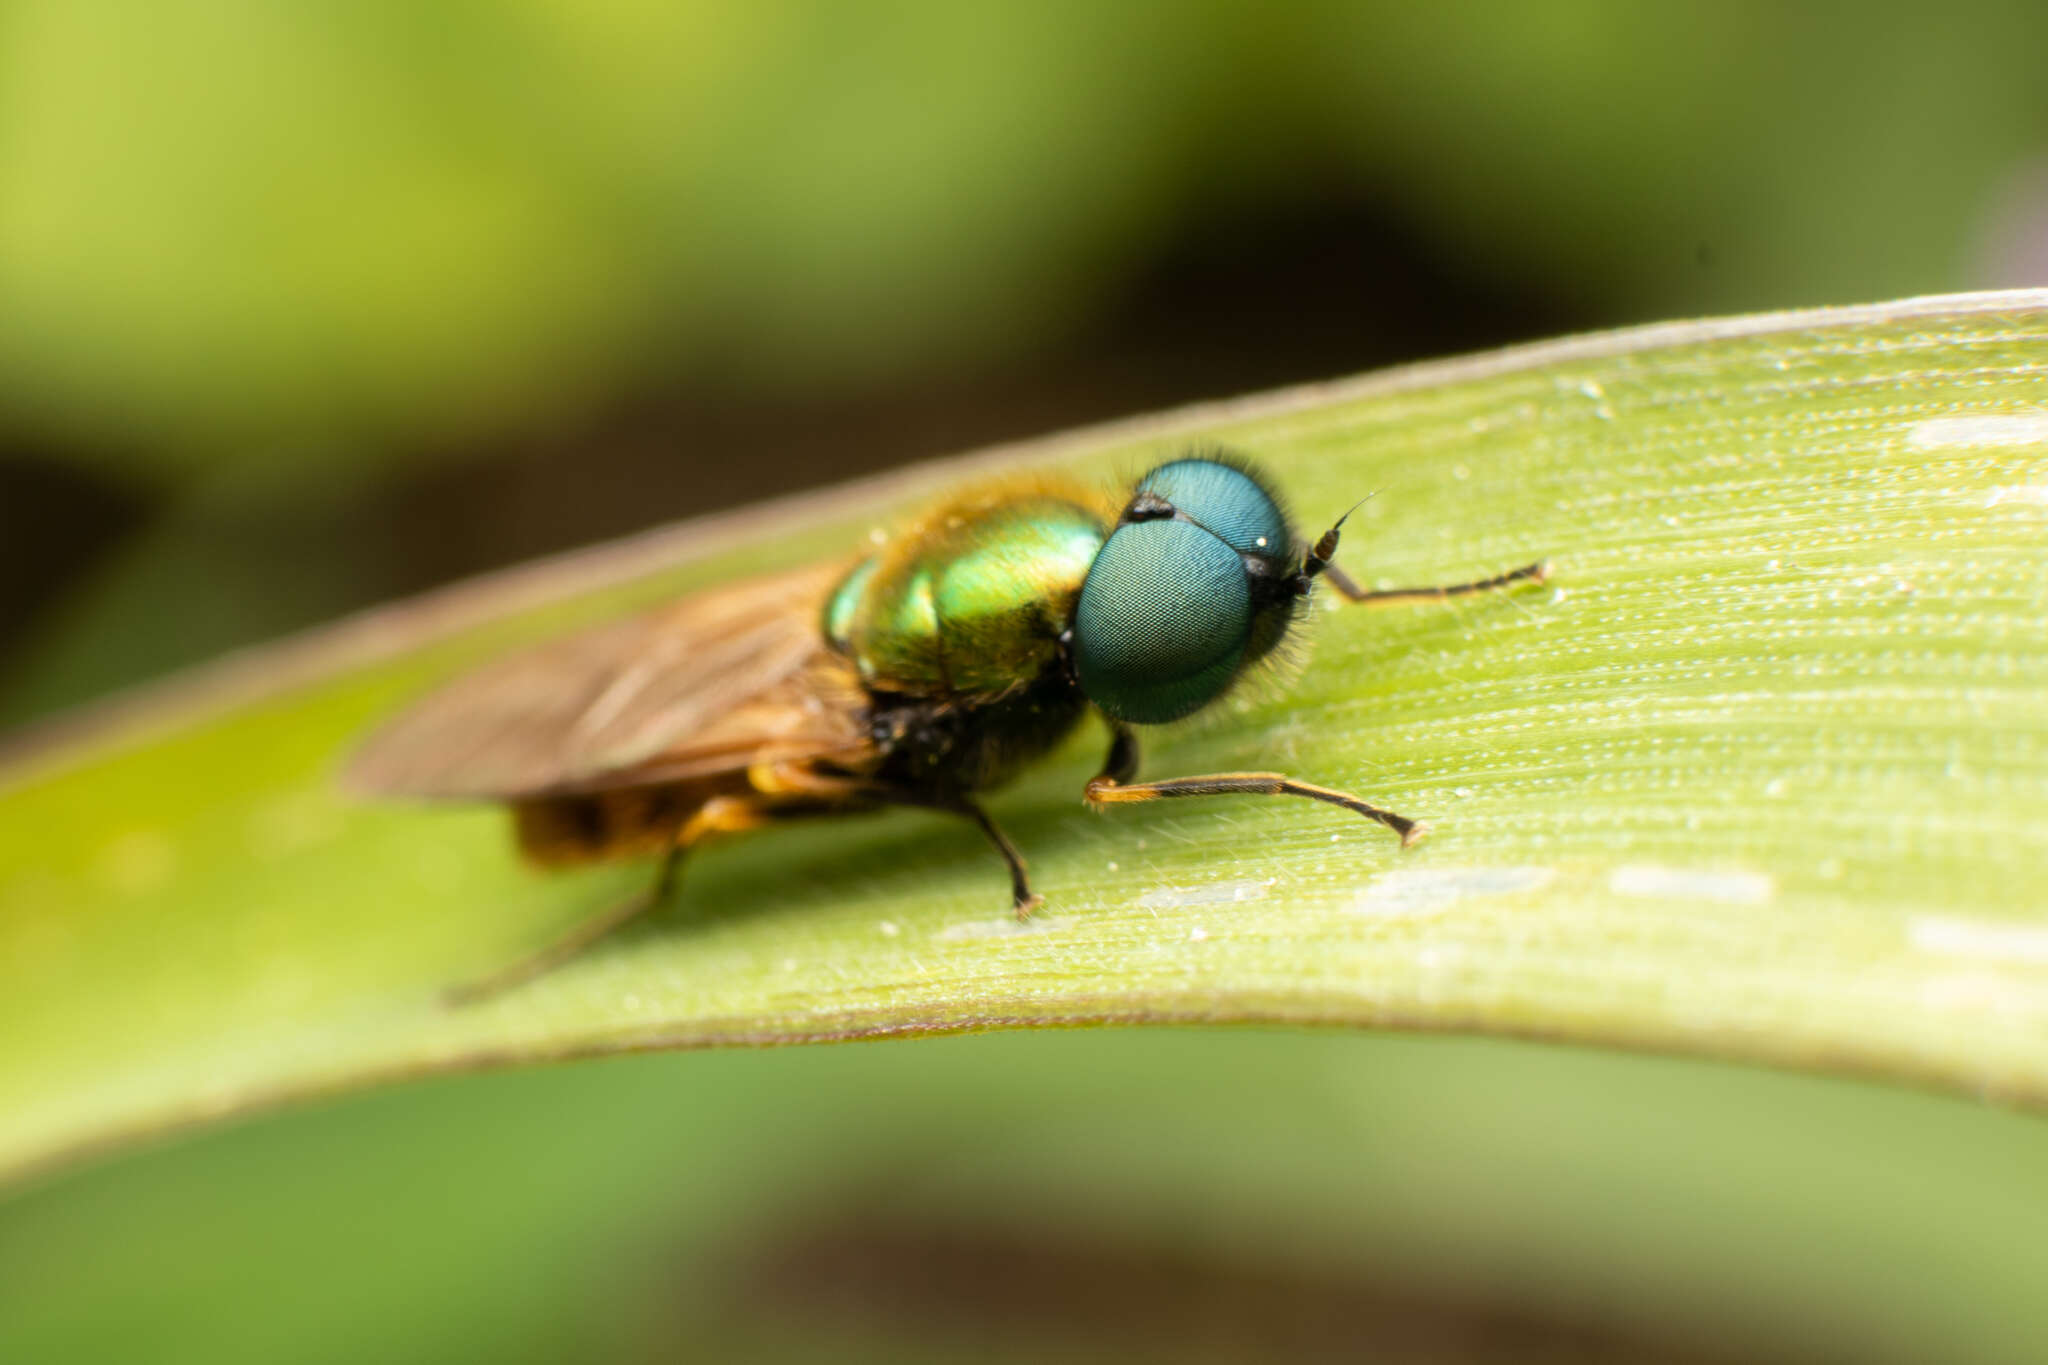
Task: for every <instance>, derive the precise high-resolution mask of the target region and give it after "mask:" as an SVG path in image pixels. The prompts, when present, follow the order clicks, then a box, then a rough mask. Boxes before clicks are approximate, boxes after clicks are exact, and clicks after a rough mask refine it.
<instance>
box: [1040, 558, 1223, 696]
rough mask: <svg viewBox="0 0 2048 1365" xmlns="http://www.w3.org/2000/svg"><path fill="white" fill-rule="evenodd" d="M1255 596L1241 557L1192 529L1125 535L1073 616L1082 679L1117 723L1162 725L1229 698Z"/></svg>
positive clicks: (1092, 577)
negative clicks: (1225, 692)
mask: <svg viewBox="0 0 2048 1365" xmlns="http://www.w3.org/2000/svg"><path fill="white" fill-rule="evenodd" d="M1251 623H1252V602H1251V586H1250V584H1249V582H1248V581H1247V580H1246V577H1245V570H1244V561H1243V560H1242V559H1240V558H1239V557H1238V553H1237V551H1236V550H1234V549H1232V548H1231V547H1230V546H1229V545H1227V544H1225V543H1224V542H1223V541H1221V540H1218V539H1217V538H1216V537H1215V536H1213V535H1211V534H1210V533H1209V532H1207V531H1205V530H1203V529H1202V528H1201V527H1200V526H1195V525H1191V524H1189V523H1187V522H1184V521H1134V522H1128V523H1126V524H1125V525H1123V526H1120V527H1118V528H1117V529H1116V532H1115V534H1113V535H1111V536H1110V538H1109V540H1108V541H1107V542H1105V543H1104V545H1103V547H1102V549H1101V551H1100V552H1099V553H1098V554H1097V555H1096V556H1095V562H1094V563H1093V564H1092V565H1090V566H1089V569H1088V578H1087V580H1086V581H1085V582H1084V583H1083V584H1082V585H1081V600H1080V603H1079V605H1078V606H1077V607H1076V608H1075V611H1074V669H1075V672H1076V673H1077V674H1078V675H1079V677H1080V682H1081V690H1082V691H1083V692H1085V693H1087V694H1088V699H1089V700H1090V701H1092V702H1094V703H1095V704H1096V705H1097V706H1099V707H1101V708H1102V709H1103V710H1104V711H1105V712H1107V713H1108V714H1109V715H1111V716H1113V717H1115V718H1116V719H1117V720H1121V721H1127V722H1129V723H1131V724H1133V725H1163V724H1165V723H1166V722H1167V721H1172V720H1179V719H1180V718H1181V717H1183V716H1186V715H1189V714H1192V713H1193V712H1195V711H1198V710H1200V709H1201V708H1202V707H1203V706H1205V705H1207V704H1208V703H1209V702H1211V701H1214V700H1215V699H1216V698H1217V697H1218V696H1220V695H1222V693H1223V690H1224V689H1225V688H1226V687H1228V686H1229V685H1230V680H1231V678H1233V677H1234V676H1236V674H1237V671H1238V669H1239V668H1240V667H1241V666H1242V665H1243V662H1244V651H1245V644H1246V642H1247V641H1248V640H1249V639H1250V637H1251Z"/></svg>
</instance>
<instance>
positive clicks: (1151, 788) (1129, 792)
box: [1082, 725, 1429, 848]
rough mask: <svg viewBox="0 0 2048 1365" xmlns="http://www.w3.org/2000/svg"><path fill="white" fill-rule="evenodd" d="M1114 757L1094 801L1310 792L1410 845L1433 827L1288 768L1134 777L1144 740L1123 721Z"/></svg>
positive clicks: (1093, 782) (1092, 790) (1091, 787)
mask: <svg viewBox="0 0 2048 1365" xmlns="http://www.w3.org/2000/svg"><path fill="white" fill-rule="evenodd" d="M1112 733H1113V735H1114V738H1113V739H1112V740H1111V742H1110V746H1109V757H1108V758H1107V759H1105V760H1104V761H1103V765H1102V772H1101V773H1099V774H1098V775H1096V776H1095V777H1093V778H1090V779H1089V781H1088V786H1087V787H1086V788H1085V789H1084V790H1083V792H1082V796H1083V798H1084V799H1085V800H1086V801H1087V802H1088V804H1089V805H1091V806H1113V805H1116V804H1118V803H1120V802H1125V801H1165V800H1170V799H1172V798H1174V797H1179V796H1305V797H1307V798H1308V799H1309V800H1311V801H1327V802H1328V803H1329V804H1331V805H1333V806H1342V807H1343V808H1344V809H1346V810H1348V811H1355V812H1357V813H1358V814H1360V815H1363V816H1364V817H1365V818H1366V819H1368V820H1377V821H1378V822H1379V823H1380V824H1383V825H1385V826H1386V827H1387V828H1388V829H1390V830H1392V831H1394V833H1395V834H1397V835H1399V836H1400V837H1401V846H1402V847H1403V848H1406V847H1407V846H1408V845H1410V844H1413V843H1414V842H1415V841H1416V840H1418V839H1420V838H1421V837H1422V836H1423V835H1424V834H1426V833H1428V832H1429V826H1427V825H1425V824H1423V823H1422V822H1421V821H1419V820H1410V819H1409V818H1408V817H1407V816H1405V815H1397V814H1396V813H1394V812H1393V811H1390V810H1386V809H1384V808H1382V807H1380V806H1375V805H1373V804H1372V803H1371V802H1369V801H1362V800H1360V799H1359V798H1358V797H1356V796H1353V795H1351V794H1350V793H1349V792H1340V791H1337V790H1335V789H1334V788H1330V787H1318V786H1316V785H1314V784H1313V783H1309V782H1297V781H1295V780H1294V779H1293V778H1291V777H1289V776H1287V775H1286V774H1285V773H1209V774H1206V775H1204V776H1201V777H1169V778H1166V779H1164V780H1163V781H1159V782H1133V781H1131V779H1132V778H1133V777H1135V776H1136V775H1137V771H1138V743H1137V740H1136V739H1135V738H1134V737H1133V736H1132V735H1131V732H1130V731H1129V730H1128V729H1126V728H1124V727H1123V726H1121V725H1119V726H1117V727H1115V729H1114V731H1113V732H1112Z"/></svg>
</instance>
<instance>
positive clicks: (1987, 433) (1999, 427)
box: [1906, 412, 2048, 450]
mask: <svg viewBox="0 0 2048 1365" xmlns="http://www.w3.org/2000/svg"><path fill="white" fill-rule="evenodd" d="M1906 444H1907V445H1909V446H1911V447H1913V448H1914V449H1915V450H1952V449H1955V448H1957V447H1963V448H1966V449H1983V448H1984V447H1987V446H1992V447H1998V448H2010V447H2013V446H2033V445H2039V446H2048V412H1987V413H1977V414H1974V415H1970V416H1961V417H1930V418H1928V419H1927V420H1926V421H1924V422H1916V423H1914V424H1913V429H1912V430H1911V431H1910V432H1908V433H1907V434H1906Z"/></svg>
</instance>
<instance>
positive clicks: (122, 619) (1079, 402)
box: [0, 0, 2048, 722]
mask: <svg viewBox="0 0 2048 1365" xmlns="http://www.w3.org/2000/svg"><path fill="white" fill-rule="evenodd" d="M2044 49H2048V14H2044V12H2043V11H2041V10H2040V9H2039V8H2038V7H2035V6H2027V5H2012V6H2005V7H1985V8H1980V9H1975V10H1972V9H1969V8H1968V7H1965V8H1963V9H1960V10H1958V9H1955V8H1949V9H1943V10H1930V9H1927V8H1925V7H1921V6H1906V5H1900V6H1883V5H1811V4H1809V5H1777V4H1732V5H1731V4H1718V5H1708V4H1672V5H1659V6H1639V5H1628V4H1621V3H1606V4H1599V3H1550V4H1545V5H1540V6H1513V5H1504V4H1503V5H1483V4H1482V5H1467V6H1445V7H1425V6H1413V5H1402V4H1374V3H1353V4H1297V5H1283V6H1274V5H1256V4H1248V3H1225V2H1223V0H1190V2H1189V3H1185V4H1177V5H1172V6H1158V5H1099V4H1092V3H1044V4H1030V5H1023V4H1013V5H976V6H954V5H946V4H939V3H916V2H915V0H905V2H904V3H895V4H876V5H861V6H829V5H817V6H804V5H787V4H768V5H696V4H683V5H663V6H651V5H648V6H643V5H636V4H617V5H602V6H588V5H580V4H569V3H563V2H562V0H521V2H520V3H513V4H505V5H493V6H473V5H462V4H451V3H429V4H420V3H372V4H349V5H334V4H309V5H293V6H280V7H274V8H266V9H262V10H257V11H252V12H243V11H242V10H241V9H240V8H239V7H234V6H227V7H221V6H212V5H198V4H189V3H169V4H160V5H138V4H122V3H109V4H102V5H82V6H81V5H71V4H66V3H59V2H58V0H25V2H24V3H20V4H16V5H14V6H11V7H10V8H9V10H8V11H7V13H6V15H5V16H4V19H0V510H4V519H5V520H4V526H0V552H4V556H5V559H4V562H0V569H4V572H0V722H5V721H8V720H20V719H24V718H27V717H31V716H34V715H37V714H40V713H44V712H47V711H49V710H51V709H53V708H56V707H59V706H62V705H65V704H68V703H71V702H74V701H77V700H79V699H81V698H84V697H88V696H91V695H94V694H96V693H99V692H102V691H105V690H107V689H109V688H111V687H115V686H118V685H121V684H124V683H128V682H131V681H134V680H137V679H139V678H143V677H147V676H150V675H152V674H155V673H159V672H161V671H163V670H165V669H168V668H170V667H173V666H176V665H178V664H182V663H186V662H190V661H193V660H196V659H199V658H203V657H206V656H207V655H209V654H212V653H214V652H217V651H219V650H221V649H223V648H226V647H228V646H231V645H234V644H238V643H242V642H245V641H248V640H251V639H255V638H260V637H263V636H266V635H271V634H275V633H277V632H280V631H283V630H287V629H291V628H294V627H298V626H301V625H305V624H309V623H312V622H315V621H318V620H320V619H322V618H325V617H328V616H332V615H334V614H337V613H340V612H343V611H346V610H349V609H351V608H354V607H358V606H362V605H366V604H369V603H372V602H375V601H378V600H380V599H384V598H387V597H390V596H392V595H395V594H399V593H404V592H408V591H412V590H415V589H418V588H421V587H424V586H427V585H430V584H433V583H436V582H441V581H444V580H447V579H449V578H453V577H456V576H459V575H463V574H468V573H473V572H476V571H479V570H483V569H487V568H490V567H492V566H495V565H499V564H503V563H507V562H511V561H515V560H518V559H521V558H524V557H528V556H531V555H535V554H539V553H543V552H546V551H549V550H554V549H559V548H563V547H567V546H571V545H575V544H579V543H583V542H587V541H590V540H593V539H597V538H601V537H605V536H610V535H613V534H617V533H620V532H623V531H628V530H631V529H635V528H638V527H642V526H645V525H647V524H649V523H650V522H653V521H657V520H666V519H671V518H677V517H684V516H689V515H693V514H697V513H702V512H706V511H710V510H714V509H717V508H720V507H726V506H730V505H733V504H737V503H741V502H745V501H748V500H751V499H755V498H758V497H761V496H764V495H767V494H770V493H774V492H781V491H786V490H789V489H792V488H797V487H803V486H808V485H815V484H821V483H825V482H829V481H832V480H836V479H840V478H844V477H848V476H850V475H854V474H858V473H862V472H866V471H871V470H875V469H879V468H882V467H884V466H887V465H890V464H894V463H898V462H901V461H905V460H910V459H915V458H921V457H926V456H931V455H936V454H942V453H945V452H948V451H955V450H960V449H964V448H968V447H972V446H975V445H978V444H981V443H984V442H989V441H995V440H1001V439H1005V438H1011V437H1020V436H1028V435H1032V434H1037V433H1042V432H1046V431H1049V430H1054V429H1057V428H1060V427H1064V426H1068V425H1072V424H1075V423H1082V422H1088V421H1093V420H1097V419H1102V418H1110V417H1117V416H1123V415H1128V414H1132V413H1136V412H1141V411H1144V410H1147V409H1152V408H1157V407H1161V406H1165V405H1170V404H1174V403H1178V402H1182V401H1187V400H1193V399H1202V398H1212V397H1220V396H1225V395H1228V394H1232V393H1237V392H1243V391H1247V390H1254V389H1258V388H1261V387H1266V386H1271V385H1276V384H1281V383H1287V382H1292V381H1298V380H1305V379H1313V378H1320V377H1327V376H1331V375H1338V374H1344V373H1349V372H1354V371H1358V370H1362V369H1367V368H1370V367H1374V366H1379V365H1383V364H1387V363H1390V362H1395V361H1400V360H1405V359H1411V358H1416V357H1422V356H1429V355H1436V354H1442V353H1446V352H1454V351H1461V350H1470V349H1474V348H1481V347H1488V346H1493V345H1497V344H1501V343H1505V342H1510V341H1515V340H1520V339H1527V338H1534V337H1540V336H1544V335H1550V334H1555V333H1559V332H1564V331H1570V330H1578V329H1585V328H1592V327H1602V326H1609V325H1616V324H1623V323H1629V322H1637V321H1645V320H1652V319H1659V318H1666V317H1673V316H1681V315H1689V314H1703V313H1725V312H1734V311H1742V310H1752V309H1763V308H1775V307H1788V306H1797V305H1805V304H1816V303H1834V302H1849V301H1858V300H1869V299H1877V298H1884V297H1891V296H1897V295H1903V294H1910V293H1918V292H1928V291H1938V290H1950V289H1959V288H1968V287H1980V286H1995V285H2015V284H2026V283H2041V282H2043V281H2044V280H2048V274H2044V273H2043V272H2044V259H2043V258H2044V255H2048V245H2044V244H2048V196H2044V192H2043V188H2042V187H2043V184H2044V176H2048V169H2044V168H2048V156H2044V152H2048V83H2043V82H2042V81H2041V80H2040V79H2039V76H2038V71H2037V69H2036V68H2037V58H2038V54H2039V53H2040V52H2041V51H2043V50H2044Z"/></svg>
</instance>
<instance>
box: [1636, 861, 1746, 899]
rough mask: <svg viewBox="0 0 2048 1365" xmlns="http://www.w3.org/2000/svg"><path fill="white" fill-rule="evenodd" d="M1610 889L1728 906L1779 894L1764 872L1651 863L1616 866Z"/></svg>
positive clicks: (1658, 897)
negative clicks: (1716, 869) (1712, 869)
mask: <svg viewBox="0 0 2048 1365" xmlns="http://www.w3.org/2000/svg"><path fill="white" fill-rule="evenodd" d="M1607 889H1608V890H1609V891H1612V892H1613V893H1614V894H1615V895H1617V896H1645V897H1649V898H1652V899H1655V900H1688V901H1719V902H1721V903H1722V904H1724V905H1762V904H1764V903H1766V902H1767V901H1769V900H1770V899H1771V898H1772V897H1773V896H1776V895H1777V894H1778V884H1777V882H1775V881H1774V880H1772V879H1771V878H1770V877H1767V876H1765V875H1764V874H1763V873H1761V872H1701V871H1695V870H1693V869H1690V868H1683V867H1658V866H1656V865H1654V864H1649V863H1632V864H1630V865H1628V866H1626V867H1617V868H1615V869H1614V872H1613V874H1612V875H1610V876H1609V877H1608V878H1607Z"/></svg>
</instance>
